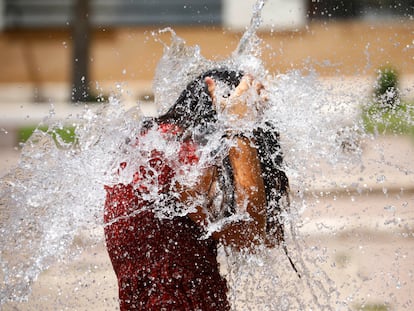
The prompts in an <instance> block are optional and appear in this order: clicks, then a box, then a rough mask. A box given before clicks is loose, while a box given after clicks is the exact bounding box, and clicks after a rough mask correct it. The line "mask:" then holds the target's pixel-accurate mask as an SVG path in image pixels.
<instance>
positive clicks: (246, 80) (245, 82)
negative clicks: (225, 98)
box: [230, 74, 253, 97]
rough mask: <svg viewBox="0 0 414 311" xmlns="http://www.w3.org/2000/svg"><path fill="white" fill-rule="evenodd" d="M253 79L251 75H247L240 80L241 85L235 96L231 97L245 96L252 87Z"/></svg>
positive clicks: (235, 91)
mask: <svg viewBox="0 0 414 311" xmlns="http://www.w3.org/2000/svg"><path fill="white" fill-rule="evenodd" d="M252 83H253V77H252V76H251V75H250V74H246V75H244V76H243V78H242V79H241V80H240V83H239V85H238V86H237V87H236V89H235V90H234V92H233V94H232V95H231V96H230V97H239V96H241V95H243V93H245V92H246V91H247V90H248V89H249V88H250V87H251V85H252Z"/></svg>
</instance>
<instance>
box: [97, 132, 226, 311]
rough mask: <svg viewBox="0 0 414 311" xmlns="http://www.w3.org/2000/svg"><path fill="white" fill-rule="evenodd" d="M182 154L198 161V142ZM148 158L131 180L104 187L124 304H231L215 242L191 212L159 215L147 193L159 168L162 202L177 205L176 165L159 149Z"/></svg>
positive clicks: (108, 238) (180, 306)
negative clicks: (168, 216) (149, 181)
mask: <svg viewBox="0 0 414 311" xmlns="http://www.w3.org/2000/svg"><path fill="white" fill-rule="evenodd" d="M160 130H161V131H162V132H166V131H171V127H169V126H165V127H161V128H160ZM178 157H179V163H182V164H193V163H195V162H197V160H198V158H197V156H196V154H195V145H194V144H193V143H192V142H186V143H183V144H182V145H181V148H180V151H179V154H178ZM148 163H149V164H148V167H147V168H145V167H142V166H141V167H139V169H138V170H137V172H136V173H135V175H134V177H133V180H132V182H131V183H130V184H117V185H115V186H113V187H106V190H107V197H106V202H105V213H104V221H105V223H106V226H105V237H106V244H107V249H108V253H109V256H110V258H111V261H112V265H113V268H114V270H115V273H116V276H117V278H118V287H119V300H120V309H121V310H145V311H151V310H154V311H155V310H157V311H159V310H166V311H168V310H180V311H183V310H191V311H194V310H211V311H213V310H214V311H218V310H229V309H230V307H229V303H228V301H227V295H226V294H227V285H226V281H225V280H224V279H223V278H222V276H221V275H220V274H219V268H218V263H217V244H216V242H215V241H214V240H213V239H211V238H207V239H205V238H203V237H202V235H203V231H202V229H201V228H200V227H199V226H197V225H196V224H195V223H194V222H193V221H192V220H191V219H190V218H189V217H187V216H185V217H174V218H172V219H164V218H163V219H160V218H158V217H156V216H155V214H154V212H153V211H151V207H152V204H154V203H151V202H148V201H145V199H144V197H145V196H144V195H143V194H145V193H146V191H147V189H146V187H145V186H143V184H144V183H143V181H144V180H146V179H148V178H154V172H155V174H156V179H157V180H156V181H157V185H158V189H159V194H160V195H161V196H164V197H165V200H163V201H162V202H163V204H167V206H168V208H171V209H174V207H175V202H176V201H175V199H174V198H173V197H172V196H171V193H170V192H171V189H170V188H171V180H172V178H173V177H174V175H175V171H174V168H173V167H171V166H170V165H169V164H168V163H167V161H165V159H164V158H163V154H162V153H161V152H159V151H157V150H154V151H153V152H151V156H150V159H149V161H148ZM125 165H127V164H125V163H124V164H122V166H125ZM150 175H151V176H150Z"/></svg>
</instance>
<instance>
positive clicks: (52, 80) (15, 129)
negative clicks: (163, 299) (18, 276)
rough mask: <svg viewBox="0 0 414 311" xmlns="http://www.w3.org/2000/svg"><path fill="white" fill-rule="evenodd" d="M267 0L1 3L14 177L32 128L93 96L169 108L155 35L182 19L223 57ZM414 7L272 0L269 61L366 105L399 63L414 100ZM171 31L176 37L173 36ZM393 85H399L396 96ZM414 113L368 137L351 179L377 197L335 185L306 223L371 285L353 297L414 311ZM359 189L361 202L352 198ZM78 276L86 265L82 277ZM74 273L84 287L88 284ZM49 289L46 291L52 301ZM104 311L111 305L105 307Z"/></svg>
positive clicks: (1, 106) (0, 92)
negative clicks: (404, 124) (156, 89)
mask: <svg viewBox="0 0 414 311" xmlns="http://www.w3.org/2000/svg"><path fill="white" fill-rule="evenodd" d="M254 4H255V1H254V0H59V1H56V0H0V68H1V70H0V175H3V174H4V173H5V172H6V171H7V170H8V169H9V168H10V167H12V166H13V165H15V164H16V163H17V160H18V154H19V142H21V141H22V140H24V139H25V138H22V135H23V136H25V137H26V138H27V135H28V134H27V131H29V133H30V129H31V130H33V128H34V127H35V126H36V125H37V124H38V123H39V122H40V121H41V120H42V119H43V118H44V117H46V116H48V115H50V114H51V113H53V114H56V115H57V116H58V117H61V118H65V117H66V116H67V115H68V114H73V113H75V112H76V111H77V110H79V109H81V108H82V105H79V104H80V103H84V102H97V103H98V104H99V102H102V101H105V100H106V99H107V96H108V94H110V93H111V92H116V91H117V90H118V89H120V88H122V90H126V91H125V92H124V93H123V94H122V95H123V96H124V97H125V100H126V101H127V102H130V103H131V104H134V103H137V102H138V101H141V102H142V103H143V104H142V107H143V108H144V110H145V112H146V113H148V114H153V113H155V109H156V107H154V106H153V105H152V99H153V94H152V90H151V83H152V79H153V77H154V72H155V68H156V65H157V63H158V61H159V59H160V57H161V56H162V53H163V48H164V46H163V44H161V43H160V42H158V41H157V40H155V39H154V37H153V35H152V33H153V32H155V33H157V32H158V30H159V29H162V28H164V27H171V28H173V29H174V31H175V32H176V33H177V35H178V36H180V37H181V38H183V39H184V40H185V41H186V42H187V44H188V45H199V46H200V48H201V53H202V55H203V56H205V57H206V58H208V59H223V58H226V57H228V56H230V54H231V53H232V52H233V51H234V49H235V48H236V46H237V44H238V42H239V40H240V37H241V35H242V34H243V31H244V30H245V28H246V27H247V25H248V24H249V22H250V18H251V12H252V7H253V5H254ZM413 16H414V1H413V0H342V1H341V0H268V1H267V4H266V6H265V8H264V10H263V24H262V26H261V28H260V30H259V36H260V38H262V39H263V45H264V47H263V55H262V59H263V61H264V62H265V64H266V67H267V68H268V69H269V71H270V73H274V74H277V73H285V72H287V71H290V70H294V69H298V70H301V71H302V72H303V74H307V73H309V72H311V71H313V72H316V73H317V77H318V79H319V80H320V81H321V82H322V83H325V84H326V85H327V86H328V87H330V88H332V89H333V90H334V91H335V90H338V89H340V90H341V92H349V94H350V96H351V97H353V98H355V102H356V103H359V102H360V99H361V98H365V97H366V98H370V96H371V94H374V93H375V92H376V90H375V87H376V86H378V75H379V70H380V69H381V68H388V69H386V70H385V71H383V74H384V75H383V77H385V78H383V80H384V81H388V80H387V79H388V78H387V77H388V76H387V74H389V72H391V73H392V76H393V77H395V79H396V81H394V82H395V83H394V84H393V85H391V86H390V87H394V86H395V87H397V86H398V90H399V92H398V96H399V97H401V102H404V105H405V106H404V107H412V106H413V105H414V104H413V103H414V17H413ZM160 37H162V38H163V40H165V42H167V43H168V42H169V41H168V39H169V38H168V36H167V35H165V37H163V35H160ZM384 72H385V73H384ZM397 80H398V83H397ZM388 90H390V88H389V86H385V91H384V92H385V93H386V92H387V91H388ZM145 103H147V104H145ZM398 103H400V99H398ZM51 107H53V112H51ZM404 109H406V108H404ZM408 111H411V112H412V111H413V110H412V109H411V110H410V109H409V110H408ZM412 118H413V117H412V115H411V117H409V118H408V121H410V122H408V123H410V124H409V126H408V129H404V130H400V129H398V133H395V132H388V133H387V135H382V136H381V137H379V140H378V141H379V142H378V141H377V142H376V143H375V146H374V145H372V144H371V145H369V144H368V145H367V146H365V149H364V150H365V152H364V157H365V158H364V159H365V163H364V164H365V165H366V167H365V171H363V172H362V171H361V172H355V175H352V174H353V173H349V172H348V173H347V175H346V176H345V179H346V178H348V179H350V178H351V179H353V180H361V179H363V178H364V176H365V177H366V176H369V178H368V180H370V181H371V184H368V185H366V186H364V187H366V189H370V190H369V191H368V192H369V196H368V195H366V196H364V195H361V193H359V194H357V196H356V197H355V196H353V195H352V194H350V193H349V192H346V191H344V189H338V192H334V190H333V192H332V193H336V194H335V195H332V196H329V195H327V196H325V197H324V198H319V199H315V202H314V204H315V207H314V208H313V209H309V210H308V211H307V212H306V213H305V214H304V215H303V218H304V219H305V221H304V225H303V227H302V231H303V233H304V234H305V236H306V237H307V240H308V242H309V243H315V245H319V248H317V249H319V250H324V254H325V255H327V256H328V257H329V258H330V259H329V260H327V261H326V262H325V264H326V266H327V270H328V271H330V272H329V273H328V274H329V275H331V276H333V278H334V279H335V280H336V281H337V282H338V284H339V286H340V287H341V291H343V292H344V293H345V294H346V295H347V294H350V293H354V292H355V291H356V288H359V289H358V291H359V294H358V295H355V296H354V298H355V302H352V305H353V306H355V310H413V309H414V305H413V303H414V302H413V301H411V298H412V297H414V286H413V284H414V280H413V278H414V270H413V269H414V266H413V265H412V258H413V256H414V244H413V232H414V216H413V215H414V190H413V189H414V187H413V185H414V178H413V176H414V166H413V161H412V159H413V158H414V147H413V143H412V142H413V139H412V137H414V134H413V133H414V131H413V128H414V126H413V123H412V120H413V119H412ZM404 120H406V119H404ZM397 121H398V122H399V123H401V122H400V121H401V120H400V119H399V120H397ZM410 133H411V134H410ZM397 134H398V135H397ZM410 135H411V136H410ZM378 146H380V147H378ZM374 150H375V152H374ZM384 163H386V165H384ZM325 173H326V176H328V177H332V179H335V178H336V179H337V180H338V183H337V184H338V185H340V184H341V179H342V180H343V178H344V175H341V174H337V172H333V173H332V172H331V173H330V172H329V169H328V171H327V172H325ZM383 177H384V178H383ZM385 177H386V178H385ZM365 180H366V179H365ZM351 182H352V181H351ZM384 189H388V190H387V191H385V192H384ZM311 190H312V189H311ZM314 190H315V189H314ZM316 190H320V189H316ZM332 193H331V194H332ZM363 194H365V192H364V193H363ZM351 197H352V206H353V207H357V208H358V209H359V210H356V208H354V209H352V208H350V207H349V206H350V202H351V201H350V198H351ZM309 199H310V200H312V194H311V193H309ZM327 207H329V209H327ZM360 211H364V212H363V213H362V214H361V213H360ZM306 219H307V220H306ZM315 219H316V220H315ZM315 221H319V223H318V224H319V225H318V224H315ZM320 224H322V225H320ZM331 225H332V226H331ZM329 226H331V227H329ZM328 227H329V229H327V228H328ZM326 232H327V233H328V235H326V234H325V233H326ZM332 232H335V235H334V237H332V235H330V234H331V233H332ZM320 245H322V246H320ZM103 251H104V250H103ZM91 256H92V255H91ZM92 257H93V256H92ZM102 258H103V259H102ZM83 260H85V258H83ZM88 260H90V258H89V259H88ZM93 260H95V261H93ZM93 260H92V261H91V262H92V263H91V264H96V260H97V258H96V257H94V259H93ZM99 260H101V261H104V263H103V264H102V266H101V265H98V266H99V267H100V268H101V267H103V268H102V269H101V270H102V271H104V273H103V274H102V275H108V274H110V273H111V272H110V271H111V270H110V266H109V265H108V262H107V258H106V257H105V256H103V257H100V258H99V259H98V262H99ZM85 262H87V260H86V261H85ZM100 268H99V269H100ZM99 269H98V270H99ZM101 270H99V271H100V272H102V271H101ZM99 271H98V272H99ZM108 271H109V272H108ZM100 272H99V273H100ZM78 273H79V268H74V270H73V274H74V275H77V274H78ZM52 277H55V279H53V280H54V281H52ZM92 277H93V278H95V279H96V275H92ZM57 278H59V274H57V276H56V275H53V272H52V274H49V279H48V276H46V277H45V279H44V281H42V279H41V281H40V284H42V282H44V283H43V284H47V283H48V282H52V283H53V282H56V279H57ZM73 278H74V281H73V284H75V283H76V282H77V280H78V279H77V277H76V276H74V277H73ZM105 278H106V277H105V276H102V283H103V284H104V283H105V282H106V281H105V280H106V279H105ZM110 281H111V282H112V281H113V276H111V277H110ZM85 282H86V283H87V281H85ZM88 284H89V283H88ZM89 285H90V284H89ZM43 286H46V285H43ZM49 290H50V288H49ZM88 290H89V291H90V297H89V296H87V295H86V297H87V299H86V298H85V299H86V301H83V300H82V299H81V300H77V298H73V297H76V295H75V293H74V292H71V289H69V290H68V292H67V293H66V295H67V296H66V297H69V298H70V297H72V298H73V304H75V305H76V303H78V304H81V303H84V306H85V305H89V304H90V301H91V300H90V299H92V300H93V299H94V298H95V300H96V296H97V294H96V293H99V289H95V288H94V287H93V286H92V287H90V288H89V289H88ZM47 291H48V289H45V287H43V288H42V287H40V289H37V293H38V295H39V297H40V296H41V295H45V292H47ZM34 293H35V295H36V289H35V292H34ZM114 293H115V286H113V287H112V288H111V289H110V290H108V291H107V292H101V293H100V294H102V295H103V296H104V297H107V298H105V300H104V301H103V303H104V304H103V306H102V307H106V306H107V305H108V301H111V303H112V305H116V301H115V299H114V298H113V297H114V295H116V293H115V294H114ZM50 295H52V296H53V294H50ZM71 295H72V296H71ZM105 295H106V296H105ZM350 295H351V296H352V295H353V294H350ZM98 296H99V295H98ZM91 297H92V298H91ZM69 298H68V299H69ZM69 300H70V299H69ZM69 300H68V301H69ZM71 303H72V302H71ZM99 306H100V305H99V301H98V305H97V307H96V308H97V310H99V308H100V307H99ZM27 309H30V306H29V307H27ZM75 309H76V308H75Z"/></svg>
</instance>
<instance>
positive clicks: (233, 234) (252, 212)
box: [206, 76, 266, 249]
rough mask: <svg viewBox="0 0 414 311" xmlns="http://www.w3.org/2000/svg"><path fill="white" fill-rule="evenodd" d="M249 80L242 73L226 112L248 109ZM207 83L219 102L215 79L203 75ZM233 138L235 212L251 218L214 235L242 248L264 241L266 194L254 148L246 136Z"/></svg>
mask: <svg viewBox="0 0 414 311" xmlns="http://www.w3.org/2000/svg"><path fill="white" fill-rule="evenodd" d="M251 82H252V79H251V77H250V76H245V77H244V78H243V79H242V80H241V82H240V84H239V86H238V87H237V88H236V89H235V91H234V92H233V94H232V95H231V96H230V101H231V106H230V107H227V108H228V113H230V114H232V115H233V116H235V117H236V118H237V119H243V118H244V117H246V115H247V114H248V113H249V107H248V106H247V103H246V102H245V97H244V96H243V95H244V93H245V92H246V91H247V90H248V89H249V88H250V87H251ZM206 83H207V85H208V89H209V92H210V94H211V95H212V97H213V103H214V104H215V105H216V107H217V105H218V103H217V101H216V99H215V98H214V88H215V83H214V81H213V80H212V79H210V78H206ZM217 109H220V107H217ZM230 135H232V133H230ZM232 139H234V146H233V147H231V148H230V150H229V159H230V164H231V167H232V170H233V178H234V188H235V199H236V208H238V209H241V210H239V211H238V212H243V211H246V212H247V213H248V214H249V216H250V218H251V220H249V221H239V222H235V223H231V224H229V225H227V226H225V227H224V228H223V229H222V230H221V231H220V232H216V233H215V234H214V237H215V238H217V239H220V240H221V241H222V242H223V243H224V244H225V245H231V246H233V247H235V248H238V249H241V248H245V247H250V246H252V245H255V244H260V243H263V241H264V239H265V233H266V232H265V231H266V194H265V190H264V183H263V179H262V177H261V168H260V161H259V157H258V153H257V150H256V148H254V147H253V146H252V143H251V141H250V140H249V139H248V138H247V137H244V136H241V135H233V136H232Z"/></svg>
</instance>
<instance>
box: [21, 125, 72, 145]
mask: <svg viewBox="0 0 414 311" xmlns="http://www.w3.org/2000/svg"><path fill="white" fill-rule="evenodd" d="M36 129H38V130H40V131H42V132H45V133H48V134H50V135H51V136H52V137H53V139H54V140H55V142H56V143H58V137H60V139H61V140H62V141H63V142H64V143H67V144H70V143H74V142H75V141H76V134H75V127H73V126H65V127H63V128H54V129H49V127H48V126H39V127H37V126H25V127H21V128H20V129H19V131H18V140H19V143H25V142H26V141H27V140H28V139H29V138H30V136H32V134H33V132H34V131H35V130H36Z"/></svg>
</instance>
